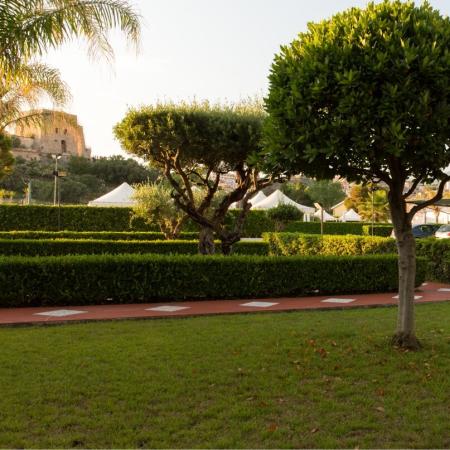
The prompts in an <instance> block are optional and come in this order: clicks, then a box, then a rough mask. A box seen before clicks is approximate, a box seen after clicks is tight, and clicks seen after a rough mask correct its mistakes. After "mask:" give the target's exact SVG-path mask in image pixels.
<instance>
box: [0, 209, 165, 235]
mask: <svg viewBox="0 0 450 450" xmlns="http://www.w3.org/2000/svg"><path fill="white" fill-rule="evenodd" d="M0 230H4V231H9V230H43V231H58V230H70V231H131V230H136V231H159V228H158V227H157V226H150V225H146V224H145V223H144V222H143V221H142V220H133V221H132V222H131V209H130V208H93V207H88V206H61V207H55V206H43V205H39V206H37V205H29V206H19V205H0Z"/></svg>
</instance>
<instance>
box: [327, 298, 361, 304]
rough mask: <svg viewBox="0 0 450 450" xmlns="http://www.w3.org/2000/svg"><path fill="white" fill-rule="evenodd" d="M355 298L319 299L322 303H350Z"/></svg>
mask: <svg viewBox="0 0 450 450" xmlns="http://www.w3.org/2000/svg"><path fill="white" fill-rule="evenodd" d="M355 300H356V298H326V299H325V300H321V302H322V303H351V302H354V301H355Z"/></svg>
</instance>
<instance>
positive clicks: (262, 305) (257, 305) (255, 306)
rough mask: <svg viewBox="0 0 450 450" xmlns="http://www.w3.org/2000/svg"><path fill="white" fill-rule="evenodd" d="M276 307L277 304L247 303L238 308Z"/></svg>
mask: <svg viewBox="0 0 450 450" xmlns="http://www.w3.org/2000/svg"><path fill="white" fill-rule="evenodd" d="M274 305H278V303H270V302H249V303H242V304H241V305H240V306H250V307H253V308H268V307H269V306H274Z"/></svg>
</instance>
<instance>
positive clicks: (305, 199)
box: [280, 181, 314, 206]
mask: <svg viewBox="0 0 450 450" xmlns="http://www.w3.org/2000/svg"><path fill="white" fill-rule="evenodd" d="M280 190H281V192H283V193H284V194H286V195H287V196H288V197H289V198H290V199H292V200H294V202H297V203H300V205H305V206H313V203H314V202H313V200H312V199H311V197H310V196H309V193H308V190H307V186H306V185H305V184H303V183H301V182H291V181H288V182H286V183H283V184H282V185H281V187H280Z"/></svg>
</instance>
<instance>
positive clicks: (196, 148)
mask: <svg viewBox="0 0 450 450" xmlns="http://www.w3.org/2000/svg"><path fill="white" fill-rule="evenodd" d="M263 118H264V114H263V111H262V110H261V108H259V107H258V106H255V105H251V104H240V105H230V106H220V105H210V104H209V103H206V102H204V103H196V102H194V103H192V104H186V103H182V104H179V105H175V104H159V105H156V106H148V107H143V108H140V109H131V110H130V111H128V113H127V115H126V116H125V118H124V119H123V120H122V122H120V123H119V124H117V125H116V127H115V129H114V132H115V135H116V137H117V139H118V140H119V141H120V143H121V145H122V147H123V148H124V149H125V150H126V151H128V152H129V153H131V154H134V155H136V156H139V157H141V158H144V159H146V160H148V161H150V162H151V163H152V165H153V166H156V167H159V168H160V169H161V171H162V173H163V174H164V176H165V177H166V178H167V180H168V181H169V183H170V185H171V187H172V189H173V194H172V195H173V197H174V200H175V202H176V204H177V206H178V207H179V208H180V209H181V210H183V211H184V212H185V213H186V214H187V215H188V216H189V217H190V218H191V219H192V220H193V221H194V222H196V223H197V224H198V225H199V226H200V228H201V232H200V244H199V250H200V252H201V253H203V254H209V253H213V252H214V240H213V236H214V233H215V234H216V236H217V237H218V238H219V239H220V240H221V243H222V252H223V253H224V254H229V253H230V251H231V246H232V245H233V244H234V243H235V242H238V241H239V239H240V236H241V231H242V226H243V223H244V220H245V217H246V215H247V212H248V211H249V209H250V206H251V205H250V204H249V203H248V200H249V199H250V197H252V196H253V195H254V194H255V192H257V191H259V190H260V189H262V188H264V187H266V186H268V185H269V184H270V183H271V177H270V176H264V177H260V175H259V167H258V163H257V161H258V158H259V156H260V155H261V153H262V151H261V128H262V121H263ZM227 174H233V176H234V181H235V182H234V186H231V187H230V190H229V191H226V192H222V195H221V198H220V201H219V202H218V204H217V205H214V204H213V200H214V199H215V198H217V196H218V194H219V186H220V182H221V179H222V181H223V178H224V176H225V175H227ZM196 191H197V194H196ZM198 192H201V193H202V194H201V195H202V198H201V199H200V200H198ZM240 201H242V204H243V207H242V210H241V212H240V214H239V215H238V218H237V220H236V222H235V224H234V226H233V228H232V229H228V228H226V227H225V226H224V220H225V216H226V214H227V212H228V209H229V207H230V205H231V204H233V203H235V202H240Z"/></svg>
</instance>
